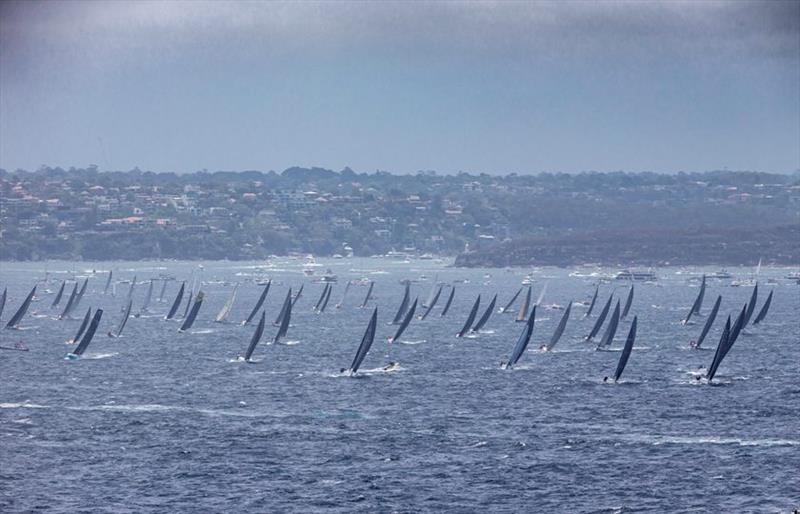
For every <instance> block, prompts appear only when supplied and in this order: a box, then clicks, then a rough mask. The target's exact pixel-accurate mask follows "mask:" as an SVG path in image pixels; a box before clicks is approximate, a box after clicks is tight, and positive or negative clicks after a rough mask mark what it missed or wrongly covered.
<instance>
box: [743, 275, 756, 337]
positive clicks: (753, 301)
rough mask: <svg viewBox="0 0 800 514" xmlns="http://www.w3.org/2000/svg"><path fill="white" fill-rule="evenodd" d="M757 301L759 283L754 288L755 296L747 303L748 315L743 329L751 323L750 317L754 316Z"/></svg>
mask: <svg viewBox="0 0 800 514" xmlns="http://www.w3.org/2000/svg"><path fill="white" fill-rule="evenodd" d="M757 299H758V282H756V286H755V287H754V288H753V294H752V295H751V296H750V301H749V302H748V303H747V313H746V314H745V317H744V323H743V324H742V328H744V327H746V326H747V324H748V323H750V317H751V316H752V315H753V311H754V310H755V309H756V300H757Z"/></svg>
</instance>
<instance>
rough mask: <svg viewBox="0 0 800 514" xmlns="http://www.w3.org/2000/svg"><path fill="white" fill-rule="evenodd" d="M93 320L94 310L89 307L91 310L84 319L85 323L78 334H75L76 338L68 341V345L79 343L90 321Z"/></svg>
mask: <svg viewBox="0 0 800 514" xmlns="http://www.w3.org/2000/svg"><path fill="white" fill-rule="evenodd" d="M91 318H92V308H91V307H89V309H88V310H87V311H86V316H84V317H83V321H81V326H80V327H78V333H77V334H75V337H73V338H72V339H70V340H69V341H67V342H68V343H77V342H78V340H79V339H80V338H81V336H82V335H83V331H84V330H86V327H87V325H89V320H90V319H91Z"/></svg>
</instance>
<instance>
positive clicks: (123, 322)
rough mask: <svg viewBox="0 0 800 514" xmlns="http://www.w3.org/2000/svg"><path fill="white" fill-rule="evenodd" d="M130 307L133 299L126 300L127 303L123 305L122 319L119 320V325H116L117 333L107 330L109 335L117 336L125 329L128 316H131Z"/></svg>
mask: <svg viewBox="0 0 800 514" xmlns="http://www.w3.org/2000/svg"><path fill="white" fill-rule="evenodd" d="M131 307H133V300H128V305H127V306H126V307H125V312H123V313H122V320H120V322H119V327H117V333H116V334H115V333H114V332H111V331H110V330H109V331H108V336H109V337H119V336H121V335H122V331H123V330H125V325H126V324H127V323H128V318H129V317H130V316H131Z"/></svg>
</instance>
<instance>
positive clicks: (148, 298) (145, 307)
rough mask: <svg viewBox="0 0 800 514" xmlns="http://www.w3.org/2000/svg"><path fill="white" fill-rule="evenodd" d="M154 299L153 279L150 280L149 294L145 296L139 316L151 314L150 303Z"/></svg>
mask: <svg viewBox="0 0 800 514" xmlns="http://www.w3.org/2000/svg"><path fill="white" fill-rule="evenodd" d="M152 299H153V279H152V278H151V279H150V283H149V284H148V285H147V293H145V295H144V301H143V302H142V307H141V308H140V309H139V314H138V316H141V315H142V314H144V313H146V312H149V309H150V301H151V300H152Z"/></svg>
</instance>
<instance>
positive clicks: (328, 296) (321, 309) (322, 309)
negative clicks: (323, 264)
mask: <svg viewBox="0 0 800 514" xmlns="http://www.w3.org/2000/svg"><path fill="white" fill-rule="evenodd" d="M332 294H333V284H331V286H330V287H329V288H328V294H326V295H325V299H324V300H322V305H320V306H319V311H317V312H319V313H320V314H321V313H323V312H325V308H326V307H327V306H328V302H329V301H330V300H331V295H332Z"/></svg>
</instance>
